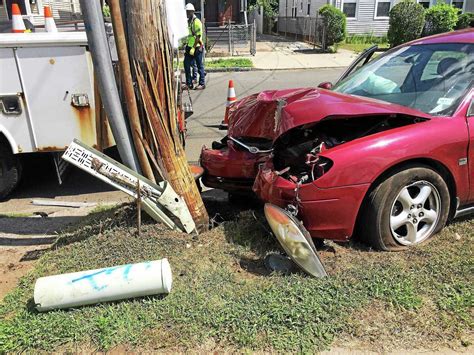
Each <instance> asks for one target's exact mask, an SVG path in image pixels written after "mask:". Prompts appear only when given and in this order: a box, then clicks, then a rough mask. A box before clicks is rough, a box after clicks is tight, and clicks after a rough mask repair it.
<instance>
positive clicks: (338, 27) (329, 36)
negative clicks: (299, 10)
mask: <svg viewBox="0 0 474 355" xmlns="http://www.w3.org/2000/svg"><path fill="white" fill-rule="evenodd" d="M319 15H320V16H321V17H322V19H323V26H324V27H325V30H326V45H327V46H332V45H333V44H335V43H338V42H341V41H343V40H344V38H346V15H344V13H343V12H342V11H341V10H339V9H338V8H336V7H334V6H332V5H324V6H323V7H321V8H320V9H319Z"/></svg>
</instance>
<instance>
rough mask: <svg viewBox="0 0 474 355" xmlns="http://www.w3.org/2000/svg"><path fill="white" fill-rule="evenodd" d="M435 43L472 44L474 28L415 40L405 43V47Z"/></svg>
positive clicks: (473, 41)
mask: <svg viewBox="0 0 474 355" xmlns="http://www.w3.org/2000/svg"><path fill="white" fill-rule="evenodd" d="M436 43H474V28H468V29H465V30H460V31H453V32H447V33H440V34H437V35H433V36H429V37H424V38H420V39H416V40H414V41H412V42H409V43H407V45H416V44H436Z"/></svg>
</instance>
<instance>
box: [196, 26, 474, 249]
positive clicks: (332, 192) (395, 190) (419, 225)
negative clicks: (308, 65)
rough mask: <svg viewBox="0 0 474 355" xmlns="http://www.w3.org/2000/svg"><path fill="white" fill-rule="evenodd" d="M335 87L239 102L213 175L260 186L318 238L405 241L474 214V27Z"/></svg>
mask: <svg viewBox="0 0 474 355" xmlns="http://www.w3.org/2000/svg"><path fill="white" fill-rule="evenodd" d="M375 49H376V48H371V49H369V50H367V51H366V52H364V53H363V54H362V56H361V57H360V58H359V59H358V60H357V61H356V62H355V63H354V64H353V65H351V67H349V68H348V70H347V71H346V72H345V73H344V74H343V76H342V77H341V79H340V80H339V81H338V82H337V83H336V84H335V85H331V84H330V83H323V84H321V85H320V87H318V88H307V89H291V90H271V91H264V92H261V93H258V94H255V95H251V96H249V97H246V98H244V99H243V100H241V101H239V102H237V103H235V104H233V106H232V107H231V108H230V113H229V131H228V135H227V136H226V137H225V138H224V139H223V140H222V141H220V142H214V143H213V146H212V149H208V148H206V147H204V148H203V150H202V153H201V164H202V166H203V168H204V169H205V174H204V176H203V183H204V184H205V185H206V186H210V187H215V188H221V189H224V190H227V191H229V192H230V193H239V192H245V191H252V189H253V191H254V192H255V193H256V194H257V195H258V197H259V198H261V199H262V200H264V201H266V202H271V203H273V204H276V205H278V206H280V207H282V208H285V209H287V210H289V211H290V212H292V213H293V214H294V215H295V216H297V217H298V218H299V219H300V220H302V222H303V225H304V226H305V227H306V229H307V230H308V231H309V233H310V234H311V236H312V237H316V238H327V239H333V240H336V241H345V240H348V239H349V238H351V236H353V235H354V234H356V231H357V234H358V235H360V236H361V237H362V238H364V239H365V240H366V241H367V242H369V243H370V244H372V245H373V246H374V247H375V248H377V249H381V250H400V249H405V248H408V247H410V246H413V245H417V244H419V243H422V242H424V241H426V240H428V239H429V238H430V237H431V236H433V235H434V234H436V233H437V232H438V231H440V230H441V229H442V228H443V227H444V225H445V224H446V222H447V220H448V219H449V218H453V217H457V216H460V215H464V214H467V213H470V212H474V129H473V128H472V127H473V126H474V103H473V100H474V87H473V80H474V30H472V29H470V30H464V31H457V32H452V33H447V34H441V35H436V36H432V37H427V38H423V39H420V40H417V41H414V42H411V43H408V44H405V45H402V46H400V47H396V48H394V49H391V50H389V51H387V52H386V53H384V54H382V55H379V56H377V57H375V58H374V59H371V57H372V56H373V53H374V52H375Z"/></svg>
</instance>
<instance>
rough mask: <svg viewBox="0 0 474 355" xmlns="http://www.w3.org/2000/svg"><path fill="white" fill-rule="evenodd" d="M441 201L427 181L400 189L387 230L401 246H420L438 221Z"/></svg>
mask: <svg viewBox="0 0 474 355" xmlns="http://www.w3.org/2000/svg"><path fill="white" fill-rule="evenodd" d="M440 210H441V198H440V194H439V192H438V189H437V188H436V187H435V186H434V185H433V184H431V183H430V182H428V181H417V182H414V183H412V184H410V185H407V186H405V187H403V188H402V190H401V191H400V192H399V194H398V195H397V197H396V198H395V201H394V202H393V204H392V209H391V214H390V229H391V232H392V235H393V237H394V238H395V240H396V241H397V242H398V243H400V244H402V245H414V244H419V243H421V242H422V241H424V240H425V239H427V238H428V237H430V236H431V234H432V233H433V231H434V230H435V228H436V225H437V223H438V220H439V218H440Z"/></svg>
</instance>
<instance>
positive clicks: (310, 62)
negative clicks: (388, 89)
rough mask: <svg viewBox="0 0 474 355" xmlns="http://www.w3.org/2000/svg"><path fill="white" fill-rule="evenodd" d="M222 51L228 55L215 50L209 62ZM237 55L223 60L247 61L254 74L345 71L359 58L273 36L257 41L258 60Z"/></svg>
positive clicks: (239, 50)
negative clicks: (242, 59)
mask: <svg viewBox="0 0 474 355" xmlns="http://www.w3.org/2000/svg"><path fill="white" fill-rule="evenodd" d="M221 50H222V51H225V50H226V48H219V47H217V48H215V49H214V50H213V53H212V55H209V56H208V57H207V58H206V61H211V60H215V59H218V58H219V53H222V54H223V52H220V51H221ZM235 54H236V55H235V56H234V57H229V56H228V54H227V55H224V56H220V58H248V59H250V60H251V61H252V63H253V69H255V70H291V69H317V68H344V67H347V66H348V65H350V64H351V63H352V62H353V61H354V59H355V58H357V56H358V54H356V53H355V52H352V51H349V50H346V49H339V50H338V52H337V53H324V52H323V51H322V50H321V49H320V48H318V47H314V46H313V45H311V44H309V43H306V42H302V41H292V40H289V39H286V38H283V37H278V36H270V35H264V36H261V38H260V39H259V40H258V41H257V54H256V55H255V56H250V55H249V53H248V49H247V48H236V49H235ZM214 55H216V57H214ZM247 70H248V69H247Z"/></svg>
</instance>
